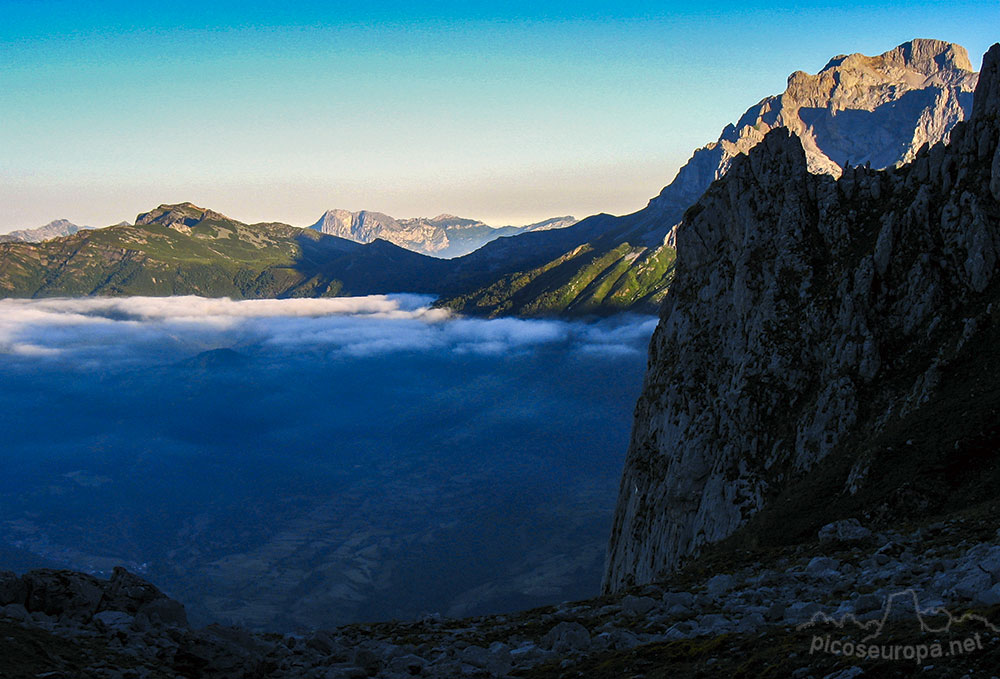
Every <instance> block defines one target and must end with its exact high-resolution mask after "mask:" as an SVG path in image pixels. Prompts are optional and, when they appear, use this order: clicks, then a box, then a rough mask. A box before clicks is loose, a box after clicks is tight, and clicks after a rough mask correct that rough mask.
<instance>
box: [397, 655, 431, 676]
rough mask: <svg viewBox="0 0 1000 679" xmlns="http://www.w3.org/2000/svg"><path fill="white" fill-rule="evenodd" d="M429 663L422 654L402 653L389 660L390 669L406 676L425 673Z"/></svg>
mask: <svg viewBox="0 0 1000 679" xmlns="http://www.w3.org/2000/svg"><path fill="white" fill-rule="evenodd" d="M427 664H428V663H427V661H426V660H424V659H423V658H421V657H420V656H416V655H413V654H410V655H402V656H399V657H398V658H393V659H392V660H391V661H390V662H389V671H390V672H394V673H396V674H401V675H404V676H418V675H421V674H423V673H424V668H426V667H427Z"/></svg>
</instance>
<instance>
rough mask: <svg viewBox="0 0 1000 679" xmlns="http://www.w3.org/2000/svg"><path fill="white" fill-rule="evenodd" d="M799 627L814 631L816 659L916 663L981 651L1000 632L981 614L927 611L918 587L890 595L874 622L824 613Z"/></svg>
mask: <svg viewBox="0 0 1000 679" xmlns="http://www.w3.org/2000/svg"><path fill="white" fill-rule="evenodd" d="M796 629H797V630H799V631H804V630H811V631H812V632H813V636H812V639H811V641H810V643H809V653H810V655H812V654H816V653H828V654H831V655H836V656H842V657H850V658H855V659H859V660H894V661H895V660H899V661H911V662H916V663H923V662H924V661H926V660H931V659H936V658H951V657H956V656H962V655H967V654H970V653H975V652H976V651H981V650H983V644H984V643H985V642H986V641H987V640H986V639H985V638H984V637H992V636H993V635H994V634H998V633H1000V627H998V626H996V625H993V624H992V623H991V622H990V621H989V620H987V619H986V618H984V617H983V616H981V615H975V614H972V613H966V614H964V615H962V616H956V615H953V614H952V613H951V612H950V611H949V610H947V609H946V608H944V607H941V606H932V607H928V608H924V607H922V606H921V605H920V599H919V597H918V596H917V593H916V592H915V591H914V590H912V589H907V590H904V591H902V592H897V593H896V594H892V595H890V596H889V597H888V598H887V599H886V601H885V605H884V606H883V608H882V612H881V615H879V616H876V617H874V618H872V619H866V620H859V619H858V617H857V616H855V615H854V614H852V613H847V614H845V615H843V616H842V617H840V618H837V617H832V616H829V615H827V614H826V613H822V612H820V613H816V614H815V615H814V616H813V617H812V619H811V620H810V621H809V622H806V623H803V624H801V625H799V626H798V627H796ZM928 636H932V638H927V637H928Z"/></svg>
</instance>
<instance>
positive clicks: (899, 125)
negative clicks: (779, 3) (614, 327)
mask: <svg viewBox="0 0 1000 679" xmlns="http://www.w3.org/2000/svg"><path fill="white" fill-rule="evenodd" d="M971 68H972V66H971V63H970V62H969V59H968V55H967V53H966V51H965V50H964V48H962V47H960V46H958V45H954V44H951V43H946V42H941V41H937V40H913V41H911V42H908V43H905V44H903V45H900V46H898V47H896V48H894V49H892V50H890V51H888V52H885V53H884V54H881V55H879V56H876V57H867V56H864V55H860V54H853V55H849V56H838V57H835V58H834V59H832V60H831V61H830V62H829V63H828V64H827V65H826V66H825V67H824V68H823V69H822V70H821V71H820V72H819V73H818V74H816V75H809V74H806V73H804V72H801V71H796V72H795V73H793V74H792V75H791V76H790V77H789V80H788V87H787V88H786V90H785V92H784V93H782V94H781V95H778V96H774V97H768V98H765V99H764V100H762V101H761V102H759V103H758V104H757V105H755V106H753V107H751V108H750V109H748V110H747V111H746V112H745V113H744V114H743V115H742V116H741V117H740V119H739V120H738V122H737V123H736V124H735V125H729V126H727V127H726V128H725V129H724V130H723V132H722V134H721V135H720V137H719V139H718V141H717V142H715V143H713V144H709V145H708V146H706V147H704V148H702V149H699V150H698V151H696V152H695V153H694V155H693V156H692V158H691V160H690V161H689V162H688V163H687V164H686V165H685V166H684V167H683V168H681V170H680V171H679V172H678V174H677V176H676V178H675V179H674V180H673V181H672V182H671V183H670V184H669V185H668V186H667V187H665V188H664V189H663V190H662V192H661V193H660V194H659V195H658V196H657V197H656V198H654V199H652V200H651V201H650V202H649V204H648V205H647V206H646V207H645V208H644V209H642V210H640V211H638V212H636V213H633V214H631V215H626V216H623V217H615V216H611V215H607V214H600V215H595V216H592V217H588V218H587V219H584V220H582V221H580V222H578V223H572V222H573V220H572V218H570V217H563V218H555V219H553V220H547V221H545V222H540V223H538V224H532V225H528V226H526V227H500V228H493V227H490V226H487V225H485V224H483V223H482V222H479V221H475V220H468V219H462V218H458V217H452V216H450V215H439V216H438V217H434V218H428V219H404V220H397V219H394V218H392V217H389V216H387V215H383V214H380V213H376V212H367V211H363V212H356V213H355V212H348V211H344V210H331V211H328V212H327V213H325V214H324V215H323V217H322V218H321V219H320V220H319V221H317V222H316V223H315V224H313V225H312V226H311V227H310V228H307V229H299V228H296V227H293V226H289V225H287V224H280V223H266V224H254V225H249V224H244V223H242V222H238V221H236V220H233V219H231V218H228V217H225V216H224V215H221V214H219V213H216V212H213V211H211V210H208V209H205V208H199V207H196V206H194V205H192V204H190V203H184V204H178V205H163V206H160V207H159V208H157V209H156V210H154V211H152V212H150V213H147V214H145V215H140V216H139V218H137V220H136V224H135V225H128V224H121V225H117V226H114V227H109V228H105V229H100V230H96V231H87V232H78V233H74V234H72V235H68V236H66V237H63V238H58V239H56V240H51V241H47V242H44V243H38V244H30V243H23V242H20V243H2V244H0V293H2V294H5V295H7V296H17V297H34V296H52V295H90V294H101V295H129V294H155V295H169V294H182V293H188V294H201V295H209V296H219V295H226V296H234V297H272V296H277V297H284V296H313V295H340V294H366V293H387V292H425V293H431V294H436V295H439V297H440V299H439V301H438V302H437V304H438V305H439V306H442V307H445V308H449V309H452V310H455V311H458V312H461V313H465V314H472V315H487V316H497V315H520V316H543V315H592V314H609V313H614V312H617V311H626V310H627V311H638V312H647V313H654V312H655V311H656V310H657V308H658V307H659V304H660V303H661V301H662V299H663V297H664V295H665V294H666V291H667V289H668V288H669V286H670V282H671V280H672V279H673V276H674V268H675V258H676V250H675V247H674V246H675V227H676V225H677V224H678V223H679V222H680V221H681V220H682V218H683V216H684V213H685V210H687V209H688V208H689V207H690V206H691V205H692V204H693V203H694V202H695V201H696V200H697V199H698V197H699V196H700V195H701V194H702V193H703V192H704V191H705V190H706V189H708V187H709V186H710V185H711V183H712V182H713V181H715V180H717V179H719V178H720V177H724V176H725V174H726V173H727V172H728V169H729V168H730V166H731V165H732V163H733V162H734V160H735V159H736V158H738V157H741V156H743V155H745V153H746V152H748V151H749V150H751V149H752V148H754V147H755V146H756V145H757V144H759V143H760V142H761V140H762V139H763V138H764V137H765V135H766V134H767V133H768V132H769V131H770V130H772V129H774V128H777V127H785V128H787V129H790V130H791V131H792V132H793V133H794V134H796V135H797V137H798V138H799V139H801V140H802V145H803V149H804V152H805V154H806V162H807V167H808V169H809V171H811V172H813V173H819V174H827V175H831V176H838V175H839V174H841V173H842V172H843V171H844V168H845V167H850V166H853V165H855V164H858V163H864V164H866V165H867V164H871V165H872V166H874V167H876V168H883V167H891V166H895V165H898V164H900V163H904V162H907V161H908V160H909V159H911V158H913V157H914V154H915V153H916V151H917V150H918V149H919V148H922V147H923V146H925V145H930V146H933V145H935V144H939V143H940V142H942V141H944V140H946V139H947V138H948V134H949V131H950V130H951V129H952V127H953V126H954V125H955V124H956V123H957V122H958V121H960V120H962V119H964V118H965V117H966V116H967V115H968V112H969V110H970V107H971V105H972V99H973V95H972V92H973V88H974V87H975V84H976V79H977V76H976V74H975V73H974V72H972V70H971ZM571 223H572V224H571ZM567 224H571V225H569V226H567ZM515 230H516V233H515ZM507 234H509V235H507ZM487 239H490V240H489V241H488V242H485V244H481V243H482V242H483V241H484V240H487ZM480 244H481V245H480ZM477 245H479V247H476V246H477ZM471 248H476V249H474V250H473V251H472V252H467V253H466V251H467V250H469V249H471ZM414 249H416V250H420V251H422V252H427V253H433V254H434V255H435V256H434V257H430V256H426V255H424V254H420V253H417V252H412V251H410V250H414ZM462 253H466V254H462ZM455 255H460V256H455ZM441 257H451V259H441Z"/></svg>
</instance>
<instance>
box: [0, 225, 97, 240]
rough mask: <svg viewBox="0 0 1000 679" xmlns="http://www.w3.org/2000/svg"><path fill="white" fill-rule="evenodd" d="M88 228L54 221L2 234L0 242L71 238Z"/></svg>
mask: <svg viewBox="0 0 1000 679" xmlns="http://www.w3.org/2000/svg"><path fill="white" fill-rule="evenodd" d="M89 228H91V227H89V226H77V225H76V224H74V223H73V222H71V221H69V220H68V219H56V220H54V221H51V222H49V223H48V224H46V225H45V226H39V227H37V228H34V229H18V230H16V231H11V232H10V233H5V234H2V235H0V242H8V243H9V242H15V241H17V242H23V243H39V242H42V241H46V240H51V239H53V238H62V237H63V236H72V235H73V234H74V233H76V232H77V231H79V230H80V229H89Z"/></svg>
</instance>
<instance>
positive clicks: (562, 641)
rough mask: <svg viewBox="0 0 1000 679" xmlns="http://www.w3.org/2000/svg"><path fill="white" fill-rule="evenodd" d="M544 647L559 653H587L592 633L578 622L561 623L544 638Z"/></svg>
mask: <svg viewBox="0 0 1000 679" xmlns="http://www.w3.org/2000/svg"><path fill="white" fill-rule="evenodd" d="M542 647H543V648H547V649H550V650H553V651H555V652H557V653H568V652H577V651H586V650H587V649H588V648H590V632H589V631H587V628H586V627H584V626H583V625H581V624H580V623H578V622H561V623H559V624H558V625H556V626H555V627H553V628H552V629H551V630H549V631H548V632H547V633H546V634H545V636H544V637H542Z"/></svg>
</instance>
